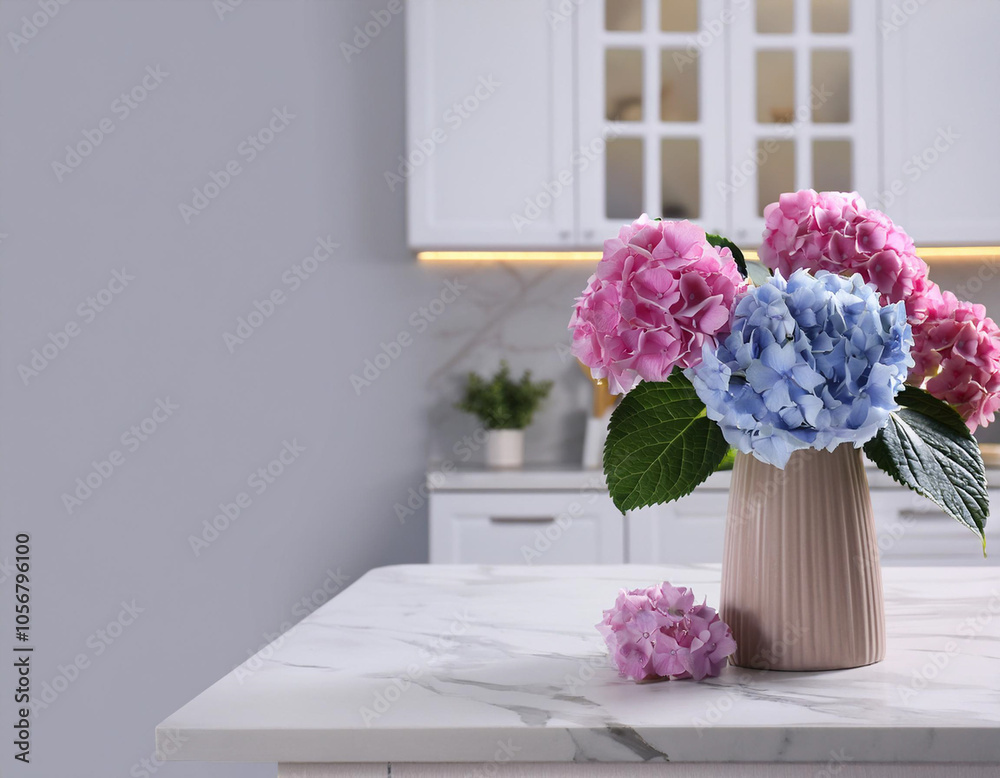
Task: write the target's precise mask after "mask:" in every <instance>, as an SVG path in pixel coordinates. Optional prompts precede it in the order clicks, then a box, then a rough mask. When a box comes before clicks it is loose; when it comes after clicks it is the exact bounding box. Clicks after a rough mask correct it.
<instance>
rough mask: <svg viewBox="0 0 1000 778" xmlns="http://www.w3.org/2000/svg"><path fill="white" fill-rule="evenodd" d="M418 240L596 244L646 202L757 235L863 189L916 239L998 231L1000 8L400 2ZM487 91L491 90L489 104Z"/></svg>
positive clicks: (861, 2) (399, 168)
mask: <svg viewBox="0 0 1000 778" xmlns="http://www.w3.org/2000/svg"><path fill="white" fill-rule="evenodd" d="M407 16H408V21H407V47H408V54H407V94H408V101H409V105H408V113H407V115H408V127H407V148H406V157H405V158H400V159H399V160H396V161H394V162H393V165H391V166H390V169H388V170H387V171H386V177H387V182H388V183H389V185H390V186H391V187H392V188H393V189H394V190H398V189H401V188H402V186H403V182H404V181H405V183H406V185H407V187H408V191H409V196H408V218H409V242H410V245H411V247H413V248H415V249H497V250H500V249H519V248H520V249H556V250H559V249H574V248H588V249H595V248H599V247H600V246H601V244H602V242H603V240H604V239H605V238H607V237H610V236H612V235H614V234H615V233H616V232H617V230H618V228H619V227H620V225H621V224H622V223H624V222H627V221H630V220H631V219H633V218H635V217H636V216H638V215H639V214H640V213H642V212H643V211H645V212H647V213H649V214H650V215H651V216H662V217H664V218H689V219H691V220H693V221H696V222H697V223H699V224H701V225H702V226H703V227H705V228H706V229H707V230H708V231H710V232H719V233H722V234H725V235H727V236H728V237H730V238H732V239H733V240H735V241H736V242H737V243H740V244H742V245H746V246H754V245H757V244H758V243H759V241H760V235H761V231H762V228H763V208H764V206H765V205H766V204H768V203H769V202H773V201H774V200H775V199H776V198H777V196H778V194H780V193H781V192H784V191H794V190H796V189H800V188H806V187H812V188H815V189H820V190H824V189H825V190H857V191H859V192H860V193H861V194H862V195H863V196H864V197H865V198H866V200H867V201H868V203H869V204H870V205H872V206H873V207H877V208H880V209H882V210H885V211H886V212H888V213H889V214H890V215H891V216H892V218H893V219H894V221H896V222H897V223H899V224H901V225H902V226H903V227H904V228H906V229H907V230H908V232H909V233H910V234H911V235H912V236H913V237H914V239H915V240H916V241H917V243H918V245H933V244H948V245H956V244H957V245H963V244H976V243H980V244H983V243H995V242H998V241H1000V189H998V188H997V187H995V186H993V182H994V181H995V180H997V179H998V177H1000V154H998V153H996V150H995V134H996V133H995V128H996V127H997V126H1000V79H998V78H997V76H1000V48H998V47H996V46H992V45H983V41H982V40H981V39H980V38H978V37H976V36H979V35H986V34H988V33H987V32H985V31H993V30H997V29H1000V2H997V0H952V2H944V1H943V0H937V1H936V2H930V1H929V0H913V2H907V3H901V2H897V1H896V0H877V1H876V2H871V1H870V0H474V1H470V0H409V2H408V3H407ZM477 90H478V91H479V94H478V95H477Z"/></svg>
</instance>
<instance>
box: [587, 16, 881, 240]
mask: <svg viewBox="0 0 1000 778" xmlns="http://www.w3.org/2000/svg"><path fill="white" fill-rule="evenodd" d="M876 20H877V16H876V8H875V5H874V4H873V3H871V2H870V0H756V1H754V0H700V1H699V0H596V1H594V0H592V1H591V2H585V3H584V4H583V5H581V7H580V13H579V28H578V35H577V67H578V75H579V78H578V82H577V83H578V107H579V125H578V126H579V142H580V145H581V147H583V148H587V147H589V146H593V145H595V144H602V143H603V144H604V145H605V146H606V153H605V155H604V164H603V165H595V166H593V167H592V168H589V169H588V170H586V171H584V174H583V175H582V176H581V181H580V184H581V189H580V209H581V223H582V233H583V234H582V238H583V240H584V242H589V241H590V240H592V238H593V237H594V236H596V235H597V234H601V235H604V234H607V233H608V231H609V230H613V229H614V227H615V226H616V225H618V224H620V223H621V222H622V221H624V220H627V219H629V218H634V217H635V216H636V215H637V214H639V213H642V212H646V213H649V214H650V215H651V216H662V217H663V218H673V219H680V218H683V219H691V220H692V221H696V222H698V223H700V224H701V225H702V226H704V227H705V229H707V230H708V231H710V232H722V233H725V234H726V235H728V236H729V237H731V238H733V239H734V240H736V241H737V242H740V243H744V244H750V245H752V244H754V243H756V242H758V241H759V236H760V233H761V230H762V228H763V209H764V207H765V206H766V205H767V204H768V203H770V202H773V201H774V200H776V199H777V197H778V195H779V194H780V193H781V192H787V191H793V190H795V189H801V188H805V187H813V188H817V189H836V190H853V189H860V190H863V191H864V190H869V191H874V190H875V188H876V187H877V183H878V167H879V166H878V132H877V115H876V93H877V84H876V80H875V78H874V76H873V74H874V73H875V72H876V67H875V64H876V46H877V41H876V33H877V27H876Z"/></svg>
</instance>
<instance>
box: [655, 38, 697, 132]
mask: <svg viewBox="0 0 1000 778" xmlns="http://www.w3.org/2000/svg"><path fill="white" fill-rule="evenodd" d="M660 121H664V122H696V121H698V53H697V52H691V51H683V50H681V49H664V50H663V51H661V52H660Z"/></svg>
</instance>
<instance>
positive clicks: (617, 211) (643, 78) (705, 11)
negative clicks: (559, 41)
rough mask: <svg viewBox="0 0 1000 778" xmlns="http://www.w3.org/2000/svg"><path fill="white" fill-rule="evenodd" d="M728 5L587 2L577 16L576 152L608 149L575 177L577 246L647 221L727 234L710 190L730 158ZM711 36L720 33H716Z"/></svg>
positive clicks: (721, 206) (722, 205) (710, 0)
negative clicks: (704, 41)
mask: <svg viewBox="0 0 1000 778" xmlns="http://www.w3.org/2000/svg"><path fill="white" fill-rule="evenodd" d="M725 5H726V2H725V0H701V2H698V1H697V0H687V1H686V2H685V1H684V0H680V1H674V2H662V3H661V2H660V0H584V1H583V2H581V3H580V6H579V10H578V11H577V17H578V28H577V30H578V31H577V44H576V45H577V57H576V59H577V69H578V80H577V95H578V103H579V107H578V111H579V128H578V135H579V138H578V143H579V145H580V147H581V148H582V149H591V148H592V149H603V151H604V153H603V154H602V155H601V156H600V157H599V158H598V159H597V161H596V163H595V164H590V165H588V166H586V167H585V168H584V169H582V170H581V172H580V176H579V182H580V185H579V196H580V217H581V239H582V241H583V242H584V243H586V244H594V245H598V244H600V242H601V241H602V240H603V239H604V238H606V237H610V236H613V235H615V234H616V233H617V231H618V229H619V227H620V226H621V225H622V223H624V222H630V221H632V220H633V219H635V218H636V217H638V216H639V214H641V213H648V214H649V215H650V216H653V217H656V216H662V217H663V218H674V219H690V220H692V221H696V222H698V223H700V224H702V225H703V226H704V227H705V228H706V229H707V230H708V231H709V232H714V233H720V232H721V233H724V232H726V228H727V225H728V221H729V219H728V215H727V213H726V202H725V201H724V200H723V199H722V198H720V197H719V196H718V193H717V191H716V190H715V187H714V186H713V185H712V184H713V182H716V181H721V180H722V179H723V177H724V176H725V170H726V158H727V154H728V148H727V144H728V130H727V126H728V122H727V98H726V95H727V91H728V90H727V87H726V84H727V81H728V78H727V75H726V45H725V41H724V37H725V32H724V30H723V31H722V32H721V33H720V36H719V37H718V39H717V40H715V45H708V46H699V45H697V42H696V41H697V40H698V39H699V36H705V37H707V38H709V39H711V38H712V32H711V30H710V25H711V24H712V23H713V21H718V20H719V19H720V18H721V17H722V16H723V15H724V13H725ZM713 29H714V28H713Z"/></svg>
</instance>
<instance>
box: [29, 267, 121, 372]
mask: <svg viewBox="0 0 1000 778" xmlns="http://www.w3.org/2000/svg"><path fill="white" fill-rule="evenodd" d="M132 281H135V276H133V275H130V274H129V273H128V271H127V270H126V269H125V268H122V269H121V270H115V271H113V272H112V273H111V279H110V280H109V281H108V283H107V284H105V285H104V286H103V287H102V288H101V289H99V290H98V291H97V292H95V293H94V294H92V295H90V296H88V297H87V298H86V299H85V300H84V301H83V302H82V303H80V304H79V305H78V306H76V315H77V318H76V319H70V320H69V321H67V322H66V323H65V324H64V325H62V327H59V328H58V329H56V331H55V332H52V331H49V332H48V333H47V336H46V342H45V343H44V344H43V345H41V346H38V347H36V348H33V349H32V350H31V353H30V354H29V358H28V359H27V360H25V361H24V362H22V363H21V364H19V365H18V366H17V374H18V375H19V376H20V377H21V382H22V383H23V384H24V385H25V386H27V385H28V384H30V383H31V380H32V379H33V378H37V377H38V376H39V375H41V373H42V371H43V370H45V368H47V367H48V366H49V365H50V364H52V362H53V361H54V360H55V359H57V358H58V357H59V355H60V354H62V353H63V352H64V351H66V349H67V348H69V345H70V343H71V342H72V341H73V340H74V339H76V338H78V337H80V335H81V334H82V333H83V327H85V326H86V325H88V324H91V323H92V322H93V321H94V320H95V319H96V318H97V315H98V314H99V313H101V312H103V311H105V310H106V309H107V308H108V306H110V305H111V303H113V302H114V301H115V298H116V297H117V296H118V295H120V294H121V293H122V292H124V291H125V290H126V289H127V288H128V285H129V283H130V282H132Z"/></svg>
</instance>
